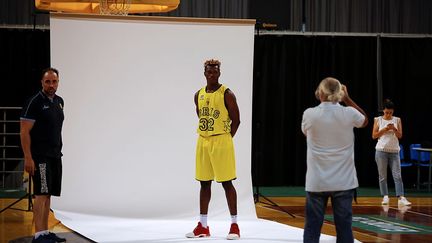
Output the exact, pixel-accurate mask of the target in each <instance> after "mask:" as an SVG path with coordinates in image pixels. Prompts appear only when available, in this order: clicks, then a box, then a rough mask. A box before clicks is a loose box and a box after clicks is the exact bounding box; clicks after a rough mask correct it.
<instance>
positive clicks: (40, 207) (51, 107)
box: [21, 68, 66, 243]
mask: <svg viewBox="0 0 432 243" xmlns="http://www.w3.org/2000/svg"><path fill="white" fill-rule="evenodd" d="M41 83H42V90H41V91H39V92H38V93H37V94H35V95H33V96H32V97H30V99H28V100H27V102H26V104H25V106H24V107H23V109H22V113H21V146H22V149H23V152H24V161H25V163H24V167H25V170H26V171H27V172H28V173H29V174H30V175H31V176H32V178H33V182H34V187H33V191H34V195H35V200H34V204H33V218H34V222H35V236H34V238H33V241H32V242H37V243H39V242H40V243H54V242H64V241H66V239H64V238H60V237H58V236H57V235H55V234H54V233H51V232H49V231H48V215H49V212H50V203H51V196H60V192H61V179H62V161H61V156H62V153H61V149H62V136H61V131H62V126H63V120H64V114H63V106H64V102H63V99H62V98H61V97H60V96H57V95H56V94H55V93H56V91H57V87H58V83H59V73H58V71H57V70H56V69H54V68H48V69H45V70H44V71H43V73H42V80H41Z"/></svg>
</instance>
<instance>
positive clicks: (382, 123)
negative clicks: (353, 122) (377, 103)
mask: <svg viewBox="0 0 432 243" xmlns="http://www.w3.org/2000/svg"><path fill="white" fill-rule="evenodd" d="M375 119H377V120H378V124H377V125H378V131H379V130H381V129H383V128H384V127H386V126H387V125H388V124H390V123H392V124H394V126H395V127H396V129H397V128H398V124H399V120H400V118H399V117H396V116H393V117H392V119H390V120H385V119H383V117H382V116H379V117H376V118H375ZM375 149H376V150H378V151H382V152H387V153H399V150H400V147H399V139H398V138H397V137H396V134H395V133H394V131H387V132H386V133H384V134H383V135H382V136H381V137H379V138H378V142H377V144H376V146H375Z"/></svg>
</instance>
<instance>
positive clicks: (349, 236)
mask: <svg viewBox="0 0 432 243" xmlns="http://www.w3.org/2000/svg"><path fill="white" fill-rule="evenodd" d="M354 191H355V189H351V190H347V191H336V192H306V221H305V227H304V233H303V242H304V243H318V242H319V239H320V235H321V227H322V225H323V222H324V213H325V211H326V208H327V203H328V199H329V198H331V203H332V208H333V217H334V223H335V225H336V242H338V243H352V242H354V236H353V232H352V228H351V225H352V200H353V197H354Z"/></svg>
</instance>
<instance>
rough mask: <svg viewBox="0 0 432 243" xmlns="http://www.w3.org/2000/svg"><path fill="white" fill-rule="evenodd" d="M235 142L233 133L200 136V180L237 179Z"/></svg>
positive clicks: (198, 171) (197, 158)
mask: <svg viewBox="0 0 432 243" xmlns="http://www.w3.org/2000/svg"><path fill="white" fill-rule="evenodd" d="M235 164H236V163H235V155H234V144H233V140H232V137H231V134H229V133H225V134H221V135H215V136H210V137H202V136H198V142H197V147H196V176H195V178H196V179H197V180H198V181H212V180H215V181H217V182H225V181H231V180H234V179H236V165H235Z"/></svg>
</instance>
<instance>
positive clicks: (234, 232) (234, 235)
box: [227, 223, 240, 240]
mask: <svg viewBox="0 0 432 243" xmlns="http://www.w3.org/2000/svg"><path fill="white" fill-rule="evenodd" d="M227 239H228V240H238V239H240V229H239V227H238V224H236V223H232V224H231V228H230V231H229V233H228V236H227Z"/></svg>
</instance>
